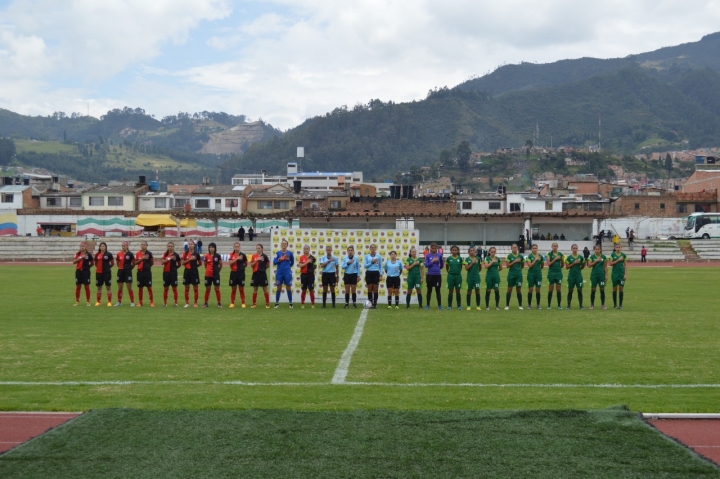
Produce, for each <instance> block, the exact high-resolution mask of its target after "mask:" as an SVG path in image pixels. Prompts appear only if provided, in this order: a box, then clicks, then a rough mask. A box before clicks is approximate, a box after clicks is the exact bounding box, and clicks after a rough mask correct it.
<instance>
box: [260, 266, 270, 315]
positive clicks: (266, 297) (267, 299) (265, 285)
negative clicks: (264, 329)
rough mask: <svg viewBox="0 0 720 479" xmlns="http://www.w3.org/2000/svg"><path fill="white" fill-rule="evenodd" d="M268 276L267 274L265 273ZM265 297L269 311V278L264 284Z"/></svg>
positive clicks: (266, 307)
mask: <svg viewBox="0 0 720 479" xmlns="http://www.w3.org/2000/svg"><path fill="white" fill-rule="evenodd" d="M265 274H267V273H265ZM262 289H263V296H265V309H268V308H269V307H270V292H269V291H268V285H267V277H266V279H265V282H264V283H263V287H262Z"/></svg>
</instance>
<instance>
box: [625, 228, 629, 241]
mask: <svg viewBox="0 0 720 479" xmlns="http://www.w3.org/2000/svg"><path fill="white" fill-rule="evenodd" d="M625 238H630V227H627V228H626V229H625Z"/></svg>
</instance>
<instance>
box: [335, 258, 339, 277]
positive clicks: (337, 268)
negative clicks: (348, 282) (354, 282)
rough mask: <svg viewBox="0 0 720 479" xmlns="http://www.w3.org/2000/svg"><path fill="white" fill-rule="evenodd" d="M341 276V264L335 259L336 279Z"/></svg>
mask: <svg viewBox="0 0 720 479" xmlns="http://www.w3.org/2000/svg"><path fill="white" fill-rule="evenodd" d="M339 277H340V264H339V263H338V261H337V260H335V280H337V278H339Z"/></svg>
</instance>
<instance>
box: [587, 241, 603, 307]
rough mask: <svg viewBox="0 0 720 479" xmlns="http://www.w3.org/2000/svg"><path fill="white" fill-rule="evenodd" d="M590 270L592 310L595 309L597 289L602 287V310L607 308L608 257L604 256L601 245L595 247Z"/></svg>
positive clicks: (588, 265)
mask: <svg viewBox="0 0 720 479" xmlns="http://www.w3.org/2000/svg"><path fill="white" fill-rule="evenodd" d="M587 267H588V268H592V269H591V270H590V288H591V289H590V309H595V289H596V288H597V287H598V286H600V302H601V306H600V307H601V308H602V309H607V307H606V306H605V283H607V256H605V255H604V254H602V248H601V247H600V245H595V252H594V253H593V254H592V255H590V257H589V258H588V261H587Z"/></svg>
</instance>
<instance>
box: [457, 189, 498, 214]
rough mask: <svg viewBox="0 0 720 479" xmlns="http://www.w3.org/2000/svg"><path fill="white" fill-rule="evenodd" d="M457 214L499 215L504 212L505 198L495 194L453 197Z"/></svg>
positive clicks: (472, 194)
mask: <svg viewBox="0 0 720 479" xmlns="http://www.w3.org/2000/svg"><path fill="white" fill-rule="evenodd" d="M455 202H456V203H457V208H458V210H457V211H458V213H459V214H464V215H470V214H488V215H501V214H505V212H506V205H505V196H504V195H500V194H497V193H471V194H467V195H457V196H455Z"/></svg>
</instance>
